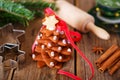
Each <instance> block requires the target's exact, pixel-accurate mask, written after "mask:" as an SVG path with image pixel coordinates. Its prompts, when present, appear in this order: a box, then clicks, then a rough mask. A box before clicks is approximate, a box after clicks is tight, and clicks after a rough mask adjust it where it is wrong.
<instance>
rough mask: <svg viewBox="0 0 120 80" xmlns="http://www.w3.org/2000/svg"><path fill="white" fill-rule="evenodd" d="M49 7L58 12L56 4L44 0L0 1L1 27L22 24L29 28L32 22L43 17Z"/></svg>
mask: <svg viewBox="0 0 120 80" xmlns="http://www.w3.org/2000/svg"><path fill="white" fill-rule="evenodd" d="M47 7H50V8H52V9H53V10H57V8H56V6H55V3H49V2H45V1H43V0H35V1H33V0H24V1H23V0H14V1H13V0H0V26H3V25H5V24H7V23H21V24H23V25H24V26H27V25H29V21H30V20H32V19H34V18H35V17H42V16H43V12H44V9H45V8H47Z"/></svg>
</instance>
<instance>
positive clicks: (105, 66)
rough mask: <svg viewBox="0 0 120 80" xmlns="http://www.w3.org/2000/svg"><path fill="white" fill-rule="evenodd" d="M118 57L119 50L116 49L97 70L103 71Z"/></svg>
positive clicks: (119, 55)
mask: <svg viewBox="0 0 120 80" xmlns="http://www.w3.org/2000/svg"><path fill="white" fill-rule="evenodd" d="M119 57H120V50H119V51H116V52H115V53H114V54H113V55H112V56H111V57H109V58H108V59H107V60H106V61H105V62H104V63H103V65H102V66H101V67H100V68H99V69H98V70H99V71H100V72H104V71H105V70H106V69H107V68H108V67H109V66H110V65H111V64H112V63H113V62H114V61H115V60H117V58H119Z"/></svg>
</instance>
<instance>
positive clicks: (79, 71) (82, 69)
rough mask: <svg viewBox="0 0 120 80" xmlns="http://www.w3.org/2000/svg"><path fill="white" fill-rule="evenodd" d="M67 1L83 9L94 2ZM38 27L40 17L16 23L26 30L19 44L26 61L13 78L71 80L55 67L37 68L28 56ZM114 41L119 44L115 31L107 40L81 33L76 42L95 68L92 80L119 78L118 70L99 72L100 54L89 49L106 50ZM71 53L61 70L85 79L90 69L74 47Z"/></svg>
mask: <svg viewBox="0 0 120 80" xmlns="http://www.w3.org/2000/svg"><path fill="white" fill-rule="evenodd" d="M67 1H69V2H71V3H72V4H75V5H76V6H77V7H79V8H81V9H83V10H85V11H87V10H89V9H90V8H91V7H92V6H93V4H94V0H67ZM86 5H87V6H86ZM40 27H41V19H35V20H34V21H32V22H30V26H29V27H21V26H20V25H16V28H17V29H24V30H25V31H26V34H25V41H24V42H23V43H22V45H21V48H22V50H24V51H25V52H26V61H25V63H23V64H20V65H19V70H16V71H15V73H14V75H13V80H72V79H71V78H68V77H66V76H63V75H58V74H56V72H57V70H56V69H50V68H48V67H44V68H41V69H39V68H37V66H36V62H35V61H33V60H32V58H31V56H30V54H31V47H32V44H33V42H34V39H35V37H36V35H37V33H38V31H39V29H40ZM70 28H71V27H70ZM71 29H72V28H71ZM115 43H117V44H119V45H120V36H119V34H116V33H111V39H110V40H108V41H104V40H101V39H99V38H97V37H96V36H95V35H94V34H93V33H87V34H82V40H81V41H79V42H77V43H76V44H77V46H78V47H79V48H80V49H81V51H82V52H83V53H84V54H85V55H86V57H87V58H88V59H89V60H90V61H91V62H92V64H93V67H94V69H95V75H94V78H93V80H120V70H118V71H117V72H116V73H115V74H114V75H113V76H110V75H109V74H108V72H105V73H102V74H101V73H100V72H99V71H98V70H97V67H96V65H95V60H96V59H97V58H98V57H99V56H100V55H96V54H94V53H92V51H91V49H92V47H94V46H100V47H103V48H104V49H105V50H107V49H108V48H109V47H110V46H111V45H112V44H115ZM72 55H73V58H72V59H71V60H70V61H69V62H67V63H66V64H65V65H64V67H63V68H62V70H65V71H69V72H71V73H74V74H76V75H77V76H79V77H81V78H82V79H83V80H87V79H88V78H89V77H90V76H91V71H90V68H89V66H88V64H87V63H86V62H85V61H84V60H83V59H82V58H81V56H80V55H78V54H77V52H76V51H75V50H74V49H73V54H72Z"/></svg>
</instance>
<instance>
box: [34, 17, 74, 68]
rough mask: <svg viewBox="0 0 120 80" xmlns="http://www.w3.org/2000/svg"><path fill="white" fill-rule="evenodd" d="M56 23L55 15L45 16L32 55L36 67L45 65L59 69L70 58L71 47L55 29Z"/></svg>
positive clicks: (60, 32) (62, 34) (63, 34)
mask: <svg viewBox="0 0 120 80" xmlns="http://www.w3.org/2000/svg"><path fill="white" fill-rule="evenodd" d="M58 22H59V21H58V20H57V19H56V17H55V15H50V16H46V18H45V21H44V22H43V25H44V26H43V27H42V28H41V30H40V32H39V33H38V36H37V40H36V43H35V45H36V48H35V53H34V54H32V57H33V60H35V61H38V63H37V64H38V67H42V66H45V65H47V66H49V67H51V68H57V69H59V68H61V67H62V65H63V63H64V62H67V61H69V60H70V58H71V52H72V48H71V45H70V43H69V41H68V40H67V38H66V36H65V33H64V31H61V30H59V29H56V24H57V23H58Z"/></svg>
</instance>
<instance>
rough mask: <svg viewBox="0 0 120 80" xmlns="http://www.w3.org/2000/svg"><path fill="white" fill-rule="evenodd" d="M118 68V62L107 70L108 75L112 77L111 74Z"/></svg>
mask: <svg viewBox="0 0 120 80" xmlns="http://www.w3.org/2000/svg"><path fill="white" fill-rule="evenodd" d="M119 68H120V60H119V61H118V62H117V63H116V64H115V65H114V66H113V67H112V68H111V69H109V70H108V71H109V74H110V75H113V73H114V72H115V71H116V70H117V69H119Z"/></svg>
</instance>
